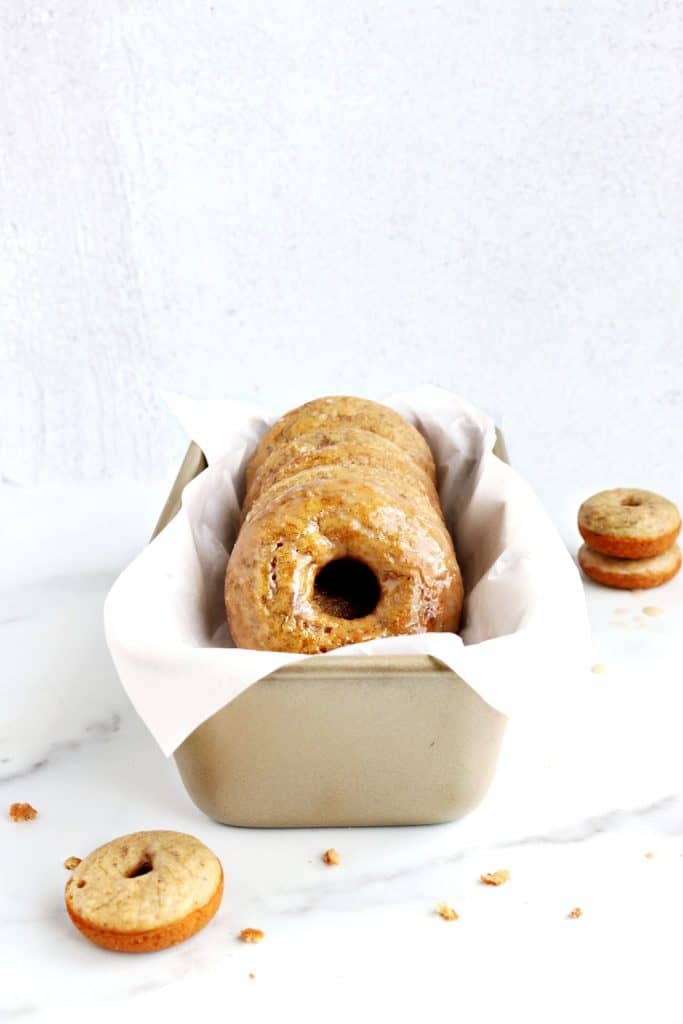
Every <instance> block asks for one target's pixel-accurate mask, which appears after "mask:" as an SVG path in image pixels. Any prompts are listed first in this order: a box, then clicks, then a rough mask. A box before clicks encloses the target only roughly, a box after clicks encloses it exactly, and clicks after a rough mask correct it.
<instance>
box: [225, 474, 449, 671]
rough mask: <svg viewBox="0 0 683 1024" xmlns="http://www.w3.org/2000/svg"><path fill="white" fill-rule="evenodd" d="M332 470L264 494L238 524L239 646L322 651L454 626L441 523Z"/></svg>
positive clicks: (380, 480)
mask: <svg viewBox="0 0 683 1024" xmlns="http://www.w3.org/2000/svg"><path fill="white" fill-rule="evenodd" d="M363 476H364V479H360V478H359V476H358V475H357V474H356V475H351V474H345V473H344V471H343V469H341V468H340V470H339V472H338V474H337V475H336V477H334V478H328V479H320V480H318V481H316V480H315V479H311V480H309V481H308V482H306V483H305V484H303V483H300V484H299V485H298V486H297V485H294V486H292V487H289V488H286V489H285V490H284V491H283V492H282V493H280V495H279V496H278V497H274V498H272V500H267V499H268V492H266V493H265V494H264V495H263V496H262V498H261V501H260V503H259V507H258V509H254V510H253V512H252V514H251V515H250V516H248V518H247V519H246V520H245V522H244V524H243V525H242V529H241V530H240V533H239V535H238V538H237V542H236V544H235V547H234V548H233V551H232V554H231V556H230V559H229V562H228V570H227V574H226V584H225V599H226V608H227V614H228V622H229V625H230V631H231V634H232V637H233V640H234V642H235V643H236V644H237V646H238V647H249V648H252V649H258V650H272V651H295V652H298V653H303V654H320V653H324V652H326V651H330V650H332V649H333V648H336V647H340V646H342V645H344V644H352V643H359V642H361V641H363V640H370V639H373V638H374V637H381V636H392V635H395V634H401V633H421V632H431V631H439V630H456V629H457V627H458V624H459V620H460V613H461V609H462V602H463V588H462V580H461V577H460V571H459V569H458V563H457V561H456V558H455V553H454V551H453V544H452V542H451V539H450V536H449V534H448V531H447V530H446V527H445V525H444V523H443V521H442V519H441V518H440V517H439V515H438V514H437V513H436V512H435V511H434V509H433V508H432V506H431V505H430V504H429V502H428V501H427V500H426V499H425V500H424V502H423V505H422V506H420V505H419V504H418V505H416V503H415V502H412V501H407V500H406V499H404V498H402V497H400V496H399V494H398V493H397V491H395V490H392V489H391V487H390V480H389V478H388V477H387V475H386V474H384V475H383V476H380V474H377V476H373V474H372V471H371V470H367V471H365V472H364V474H363Z"/></svg>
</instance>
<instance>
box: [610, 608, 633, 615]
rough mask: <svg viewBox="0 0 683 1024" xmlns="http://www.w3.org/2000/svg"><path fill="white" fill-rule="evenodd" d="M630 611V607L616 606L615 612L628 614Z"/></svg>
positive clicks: (616, 613)
mask: <svg viewBox="0 0 683 1024" xmlns="http://www.w3.org/2000/svg"><path fill="white" fill-rule="evenodd" d="M629 611H630V609H629V608H615V609H614V614H615V615H628V613H629Z"/></svg>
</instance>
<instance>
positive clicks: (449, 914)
mask: <svg viewBox="0 0 683 1024" xmlns="http://www.w3.org/2000/svg"><path fill="white" fill-rule="evenodd" d="M436 913H437V914H438V915H439V917H442V918H443V919H444V921H457V920H458V916H459V915H458V913H457V912H456V911H455V910H453V907H449V906H448V904H447V903H437V905H436Z"/></svg>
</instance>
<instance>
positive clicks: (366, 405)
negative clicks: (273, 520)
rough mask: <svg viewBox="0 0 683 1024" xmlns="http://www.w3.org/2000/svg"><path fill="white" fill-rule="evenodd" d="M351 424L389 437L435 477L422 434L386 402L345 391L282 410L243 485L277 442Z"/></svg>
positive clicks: (252, 462) (262, 444)
mask: <svg viewBox="0 0 683 1024" xmlns="http://www.w3.org/2000/svg"><path fill="white" fill-rule="evenodd" d="M335 425H336V426H343V425H346V426H353V427H360V428H361V429H363V430H369V431H370V432H371V433H373V434H379V435H380V436H381V437H385V438H387V440H389V441H393V442H394V444H396V445H398V447H399V448H403V450H404V451H405V452H407V453H408V455H410V456H412V458H413V459H414V460H415V461H416V462H417V463H418V465H420V466H421V467H422V469H423V470H424V471H425V473H427V474H428V475H429V476H430V477H431V479H432V480H435V479H436V469H435V466H434V459H433V458H432V453H431V451H430V450H429V445H428V444H427V442H426V441H425V439H424V438H423V436H422V434H420V432H419V431H418V430H416V429H415V427H413V426H412V424H410V423H408V421H407V420H405V419H404V418H403V417H402V416H401V415H400V414H399V413H397V412H395V411H394V410H393V409H390V408H389V407H388V406H385V405H380V404H379V403H378V402H371V401H368V400H367V399H365V398H352V397H349V396H347V395H338V396H331V397H327V398H316V399H314V400H313V401H312V402H306V404H305V405H300V406H299V407H298V408H296V409H292V410H291V412H288V413H285V415H284V416H282V417H281V418H280V419H279V420H278V421H277V423H275V424H273V426H272V427H271V428H270V430H268V431H267V433H266V434H264V436H263V437H262V438H261V440H260V442H259V444H258V446H257V447H256V450H255V452H254V454H253V456H252V459H251V462H250V464H249V466H248V467H247V476H246V486H247V491H248V490H249V489H250V487H251V484H252V481H253V479H254V476H255V474H256V471H257V470H258V468H259V466H260V465H261V463H262V462H263V461H264V460H265V459H267V458H268V456H269V455H270V453H271V452H272V450H273V449H274V448H275V447H276V446H277V445H280V444H283V443H285V442H287V441H291V440H293V438H295V437H299V436H300V435H301V434H309V433H310V432H311V431H313V430H331V429H332V428H333V427H334V426H335Z"/></svg>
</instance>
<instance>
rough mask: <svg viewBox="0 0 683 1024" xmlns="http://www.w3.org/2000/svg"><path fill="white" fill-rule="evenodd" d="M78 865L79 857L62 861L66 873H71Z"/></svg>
mask: <svg viewBox="0 0 683 1024" xmlns="http://www.w3.org/2000/svg"><path fill="white" fill-rule="evenodd" d="M80 863H81V858H80V857H67V858H66V860H65V861H64V867H65V868H66V870H67V871H73V869H74V868H77V867H78V865H79V864H80Z"/></svg>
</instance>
